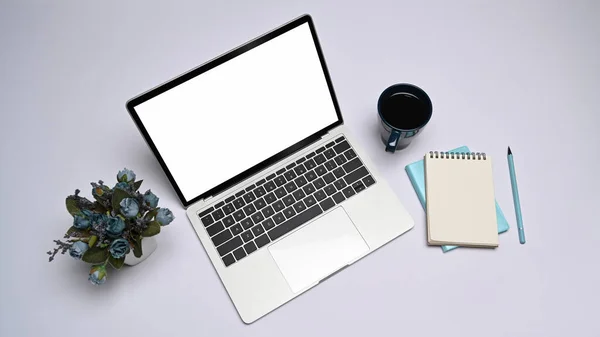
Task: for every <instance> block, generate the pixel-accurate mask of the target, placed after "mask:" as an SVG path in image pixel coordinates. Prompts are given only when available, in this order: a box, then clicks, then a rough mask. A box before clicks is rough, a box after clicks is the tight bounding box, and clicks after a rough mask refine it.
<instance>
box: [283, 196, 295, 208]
mask: <svg viewBox="0 0 600 337" xmlns="http://www.w3.org/2000/svg"><path fill="white" fill-rule="evenodd" d="M282 200H283V203H284V204H285V205H286V206H289V205H291V204H293V203H294V201H295V200H294V197H293V196H291V195H286V196H285V197H283V199H282Z"/></svg>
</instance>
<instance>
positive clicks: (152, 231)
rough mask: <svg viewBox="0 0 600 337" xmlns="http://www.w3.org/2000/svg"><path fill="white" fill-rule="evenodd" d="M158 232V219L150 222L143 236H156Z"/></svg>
mask: <svg viewBox="0 0 600 337" xmlns="http://www.w3.org/2000/svg"><path fill="white" fill-rule="evenodd" d="M158 233H160V224H159V223H158V222H157V221H152V222H151V223H149V224H148V228H146V229H145V230H144V231H143V232H142V236H143V237H149V236H154V235H156V234H158Z"/></svg>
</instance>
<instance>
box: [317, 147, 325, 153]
mask: <svg viewBox="0 0 600 337" xmlns="http://www.w3.org/2000/svg"><path fill="white" fill-rule="evenodd" d="M323 151H325V146H321V147H320V148H318V149H317V151H315V152H316V153H321V152H323Z"/></svg>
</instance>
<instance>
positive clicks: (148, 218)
mask: <svg viewBox="0 0 600 337" xmlns="http://www.w3.org/2000/svg"><path fill="white" fill-rule="evenodd" d="M156 214H158V208H157V209H155V210H153V211H150V212H148V213H146V215H145V216H144V218H145V219H146V220H152V218H154V217H155V216H156Z"/></svg>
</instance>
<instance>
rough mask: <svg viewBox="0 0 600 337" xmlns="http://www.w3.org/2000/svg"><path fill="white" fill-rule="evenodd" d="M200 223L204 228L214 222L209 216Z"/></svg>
mask: <svg viewBox="0 0 600 337" xmlns="http://www.w3.org/2000/svg"><path fill="white" fill-rule="evenodd" d="M200 221H202V224H204V227H208V226H209V225H212V224H213V223H214V222H215V220H214V219H213V218H212V216H210V214H209V215H207V216H205V217H204V218H202V219H200Z"/></svg>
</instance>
